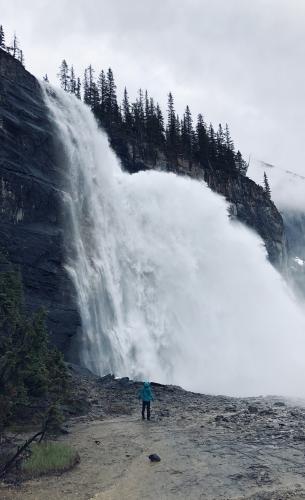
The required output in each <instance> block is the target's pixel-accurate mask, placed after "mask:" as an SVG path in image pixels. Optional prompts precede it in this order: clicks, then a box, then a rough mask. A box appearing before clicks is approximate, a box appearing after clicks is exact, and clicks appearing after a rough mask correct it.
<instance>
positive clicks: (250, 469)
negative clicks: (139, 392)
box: [0, 388, 305, 500]
mask: <svg viewBox="0 0 305 500" xmlns="http://www.w3.org/2000/svg"><path fill="white" fill-rule="evenodd" d="M157 393H158V394H157V396H158V401H157V402H156V403H155V406H154V413H153V417H154V418H153V420H152V421H151V422H147V421H144V422H143V421H142V420H141V419H140V418H139V417H140V415H139V408H138V407H137V405H136V404H134V406H133V407H132V411H131V412H129V414H125V415H122V414H118V415H117V416H110V415H108V416H105V415H103V416H101V417H100V418H99V419H98V418H96V419H95V420H88V418H87V417H84V418H82V419H78V420H77V419H76V420H75V421H74V423H73V424H72V425H71V428H70V433H69V434H68V435H67V436H62V437H61V438H60V439H61V440H63V441H66V442H69V444H71V445H72V446H73V447H74V448H75V449H76V450H78V452H79V454H80V456H81V462H80V464H79V465H77V466H76V467H75V468H74V469H73V470H71V471H69V472H67V473H65V474H63V475H61V476H55V475H54V476H51V477H43V478H40V479H38V480H31V481H28V482H26V483H24V484H23V485H22V486H21V488H20V489H18V490H14V489H8V488H7V487H3V486H2V487H1V488H0V498H1V499H3V500H11V499H16V500H17V499H18V500H19V499H20V500H30V499H32V500H34V499H35V500H46V499H48V498H50V499H52V500H59V499H60V500H62V499H67V500H73V499H82V500H89V499H94V500H121V499H124V500H128V499H130V500H137V499H148V500H150V499H154V500H156V499H161V500H162V499H164V500H165V499H187V498H190V499H235V500H236V499H241V498H251V499H257V500H263V499H265V500H267V499H274V500H280V499H283V500H284V499H288V498H294V499H298V498H299V499H301V498H302V499H305V458H304V454H305V410H304V409H302V408H291V407H290V406H289V405H285V406H284V404H282V403H280V406H277V405H278V402H274V401H267V400H265V399H257V400H254V401H253V400H232V399H229V398H213V397H211V396H210V397H208V396H201V395H196V394H191V393H185V392H184V391H179V390H177V391H174V392H173V390H171V391H168V390H167V389H166V388H164V389H162V388H160V389H158V390H157ZM151 453H158V454H159V455H160V457H161V462H160V463H150V461H149V459H148V455H149V454H151Z"/></svg>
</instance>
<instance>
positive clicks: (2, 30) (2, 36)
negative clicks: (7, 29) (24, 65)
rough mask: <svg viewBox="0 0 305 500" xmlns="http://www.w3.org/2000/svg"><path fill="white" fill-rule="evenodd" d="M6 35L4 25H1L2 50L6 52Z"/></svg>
mask: <svg viewBox="0 0 305 500" xmlns="http://www.w3.org/2000/svg"><path fill="white" fill-rule="evenodd" d="M5 48H6V47H5V35H4V29H3V26H2V24H1V25H0V49H3V50H5Z"/></svg>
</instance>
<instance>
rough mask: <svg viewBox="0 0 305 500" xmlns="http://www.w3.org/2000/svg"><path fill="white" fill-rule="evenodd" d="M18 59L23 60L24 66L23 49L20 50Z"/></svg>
mask: <svg viewBox="0 0 305 500" xmlns="http://www.w3.org/2000/svg"><path fill="white" fill-rule="evenodd" d="M18 61H20V62H21V64H22V66H24V55H23V50H21V49H20V50H19V51H18Z"/></svg>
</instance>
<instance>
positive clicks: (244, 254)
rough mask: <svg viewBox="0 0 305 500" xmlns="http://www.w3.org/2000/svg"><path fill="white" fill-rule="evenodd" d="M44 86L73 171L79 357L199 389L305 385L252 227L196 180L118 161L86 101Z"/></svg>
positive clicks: (288, 301) (304, 338) (275, 283)
mask: <svg viewBox="0 0 305 500" xmlns="http://www.w3.org/2000/svg"><path fill="white" fill-rule="evenodd" d="M45 96H46V97H45V99H46V103H47V105H48V107H49V110H50V113H51V115H52V117H53V120H54V124H55V127H56V130H57V134H58V140H60V141H61V143H62V145H63V147H64V150H65V162H64V166H63V168H64V169H65V171H66V173H68V176H69V186H68V192H67V196H66V201H65V210H66V217H67V219H68V220H69V221H70V224H69V227H70V229H69V230H67V232H66V240H67V243H69V242H70V243H71V248H72V247H73V249H74V251H73V252H71V254H70V255H69V256H68V257H67V267H68V270H69V273H70V275H71V277H72V279H73V282H74V284H75V288H76V291H77V296H78V302H79V309H80V313H81V319H82V339H81V357H82V362H83V364H84V365H85V366H87V367H88V368H89V369H91V370H93V371H94V372H96V373H98V374H100V375H103V374H106V373H109V372H112V373H115V375H117V376H130V377H133V378H141V379H143V378H144V379H150V380H151V379H153V380H156V381H159V382H164V383H174V384H179V385H182V386H183V387H185V388H187V389H191V390H196V391H200V392H209V393H223V394H230V395H257V394H267V393H269V394H270V393H273V394H275V393H277V394H284V395H298V396H303V395H304V394H305V388H304V375H305V329H304V326H305V323H304V318H303V314H302V312H301V310H300V309H299V307H298V305H297V304H296V302H295V300H294V298H293V297H292V296H291V295H290V292H289V290H288V289H287V287H286V285H285V283H284V282H283V280H282V278H281V277H280V275H279V274H278V273H277V271H275V269H274V268H273V267H272V266H271V265H270V264H269V263H268V261H267V257H266V251H265V248H264V246H263V243H262V241H261V240H260V239H259V237H258V236H256V235H255V234H254V233H252V232H250V231H249V230H248V229H246V228H245V227H243V226H242V225H240V224H238V223H233V222H231V221H230V220H229V218H228V215H227V204H226V203H225V201H224V200H223V199H222V198H221V197H220V196H218V195H216V194H214V193H212V192H211V191H210V190H209V189H208V188H207V186H206V185H205V184H204V183H202V182H197V181H194V180H190V179H187V178H182V177H178V176H176V175H173V174H168V173H162V172H157V171H149V172H147V171H146V172H140V173H137V174H134V175H129V174H127V173H125V172H123V171H122V169H121V167H120V163H119V161H118V159H117V158H116V156H115V155H114V153H113V152H112V151H111V149H110V147H109V145H108V141H107V138H106V136H105V135H104V134H103V133H102V132H101V130H99V129H98V126H97V124H96V121H95V119H94V117H93V115H92V113H91V111H90V110H89V109H88V108H87V107H86V106H85V105H84V104H83V103H81V102H79V101H78V100H77V99H75V98H74V97H71V96H69V95H67V94H64V93H62V92H60V91H56V92H54V91H52V92H48V93H47V92H45Z"/></svg>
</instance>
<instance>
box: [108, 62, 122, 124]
mask: <svg viewBox="0 0 305 500" xmlns="http://www.w3.org/2000/svg"><path fill="white" fill-rule="evenodd" d="M105 90H106V95H105V123H106V126H107V127H108V128H109V129H111V128H113V127H114V126H115V124H116V123H117V121H118V116H119V108H118V103H117V96H116V84H115V82H114V76H113V72H112V69H111V68H109V69H108V71H107V79H106V89H105Z"/></svg>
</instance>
